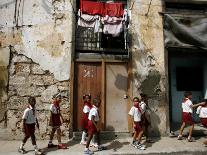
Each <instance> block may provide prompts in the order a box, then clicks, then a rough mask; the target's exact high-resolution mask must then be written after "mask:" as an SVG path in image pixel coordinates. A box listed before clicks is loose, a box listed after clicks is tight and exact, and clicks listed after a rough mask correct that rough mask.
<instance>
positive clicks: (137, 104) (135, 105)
mask: <svg viewBox="0 0 207 155" xmlns="http://www.w3.org/2000/svg"><path fill="white" fill-rule="evenodd" d="M134 107H136V108H138V110H139V112H140V113H142V110H141V108H140V106H139V102H134Z"/></svg>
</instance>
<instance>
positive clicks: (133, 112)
mask: <svg viewBox="0 0 207 155" xmlns="http://www.w3.org/2000/svg"><path fill="white" fill-rule="evenodd" d="M129 115H130V116H132V119H133V122H134V130H135V133H134V135H133V141H132V146H134V147H135V148H138V149H140V150H145V149H146V148H145V146H144V145H142V144H141V138H142V135H143V128H142V124H141V116H142V109H141V107H140V106H139V99H138V97H134V98H133V107H131V109H130V111H129Z"/></svg>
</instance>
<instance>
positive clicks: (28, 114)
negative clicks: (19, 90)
mask: <svg viewBox="0 0 207 155" xmlns="http://www.w3.org/2000/svg"><path fill="white" fill-rule="evenodd" d="M28 103H29V105H28V107H27V108H26V109H25V111H24V114H23V117H22V119H23V132H24V135H25V136H24V139H23V140H22V143H21V145H20V147H19V149H18V152H20V153H22V154H25V153H26V151H25V149H24V148H23V147H24V145H25V143H26V142H27V140H28V139H29V138H30V137H31V140H32V145H33V146H34V150H35V155H41V154H42V152H40V151H39V149H38V147H37V144H36V139H35V125H37V128H38V129H39V123H38V120H37V117H36V116H37V112H36V109H35V104H36V100H35V98H34V97H29V99H28Z"/></svg>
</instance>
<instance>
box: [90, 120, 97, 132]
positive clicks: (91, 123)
mask: <svg viewBox="0 0 207 155" xmlns="http://www.w3.org/2000/svg"><path fill="white" fill-rule="evenodd" d="M88 133H89V134H91V135H93V134H96V133H97V129H96V127H95V125H94V124H93V122H92V121H90V120H89V121H88Z"/></svg>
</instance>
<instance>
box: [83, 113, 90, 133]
mask: <svg viewBox="0 0 207 155" xmlns="http://www.w3.org/2000/svg"><path fill="white" fill-rule="evenodd" d="M88 121H89V120H88V114H85V113H84V114H83V118H82V121H81V126H82V129H83V130H88Z"/></svg>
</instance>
